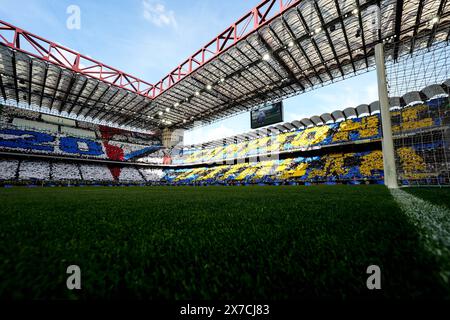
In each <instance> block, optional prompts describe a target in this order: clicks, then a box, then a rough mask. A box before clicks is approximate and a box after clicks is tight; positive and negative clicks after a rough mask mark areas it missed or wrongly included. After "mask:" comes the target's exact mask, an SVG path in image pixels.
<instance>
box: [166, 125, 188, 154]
mask: <svg viewBox="0 0 450 320" xmlns="http://www.w3.org/2000/svg"><path fill="white" fill-rule="evenodd" d="M183 140H184V131H183V130H182V129H176V130H173V129H170V128H164V129H163V132H162V144H163V146H164V147H166V148H168V149H169V148H172V147H175V146H176V145H182V144H183Z"/></svg>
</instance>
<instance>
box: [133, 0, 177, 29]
mask: <svg viewBox="0 0 450 320" xmlns="http://www.w3.org/2000/svg"><path fill="white" fill-rule="evenodd" d="M142 6H143V10H144V11H143V16H144V19H145V20H147V21H149V22H151V23H152V24H153V25H155V26H157V27H159V28H161V27H173V28H175V29H176V28H177V26H178V24H177V20H176V18H175V12H174V11H172V10H167V9H166V7H165V6H164V5H163V4H162V3H160V2H155V1H154V0H143V1H142Z"/></svg>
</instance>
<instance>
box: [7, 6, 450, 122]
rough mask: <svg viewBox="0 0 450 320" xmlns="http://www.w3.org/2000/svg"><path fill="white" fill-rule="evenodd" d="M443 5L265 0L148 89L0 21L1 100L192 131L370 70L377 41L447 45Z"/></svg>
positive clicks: (395, 49)
mask: <svg viewBox="0 0 450 320" xmlns="http://www.w3.org/2000/svg"><path fill="white" fill-rule="evenodd" d="M449 11H450V10H449V5H448V4H447V1H446V0H435V1H433V0H423V1H422V0H413V1H394V0H385V1H381V0H378V1H374V0H349V1H348V0H347V1H341V0H315V1H314V0H264V1H263V2H262V3H261V4H259V5H258V6H257V7H255V8H254V9H253V10H251V11H250V12H249V13H247V14H246V15H244V16H243V17H242V18H241V19H239V20H238V21H236V22H235V23H233V24H232V25H231V26H230V27H229V28H227V29H226V30H225V31H224V32H222V33H221V34H220V35H219V36H218V37H216V38H214V39H213V40H212V41H211V42H209V43H208V44H207V45H206V46H204V47H203V48H201V49H200V50H199V51H197V52H196V53H195V54H194V55H193V56H191V57H189V58H188V59H187V60H186V61H185V62H183V63H182V64H181V65H179V66H178V67H177V68H175V69H174V70H173V71H172V72H170V73H169V74H168V75H167V76H165V77H164V78H163V79H162V80H161V81H159V82H158V83H157V84H155V85H152V84H150V83H148V82H146V81H143V80H140V79H138V78H136V77H133V76H131V75H129V74H126V73H124V72H122V71H120V70H117V69H115V68H112V67H110V66H107V65H104V64H102V63H100V62H98V61H96V60H94V59H92V58H90V57H87V56H83V55H81V54H79V53H77V52H75V51H74V50H71V49H68V48H65V47H63V46H61V45H59V44H55V43H53V42H51V41H48V40H45V39H43V38H41V37H38V36H36V35H33V34H31V33H29V32H27V31H24V30H22V29H20V28H17V27H15V26H12V25H10V24H8V23H6V22H2V21H0V44H1V45H0V100H4V102H11V103H12V102H16V103H19V104H25V105H33V106H35V107H36V106H37V107H39V108H40V110H41V112H48V113H51V114H56V115H61V116H66V117H72V118H77V119H79V120H85V121H89V122H91V121H92V122H97V123H99V122H100V123H103V124H106V125H112V126H123V127H126V128H130V129H131V128H142V129H148V130H153V129H157V128H161V127H165V126H168V127H182V128H192V127H193V126H194V124H195V122H196V121H200V120H201V121H206V122H208V121H215V120H220V119H222V118H224V117H227V116H231V115H233V114H236V113H239V112H243V111H247V110H249V109H251V108H253V107H255V106H258V105H260V104H262V103H265V102H267V101H278V100H280V99H282V98H285V97H288V96H291V95H296V94H299V93H302V92H306V91H308V90H312V89H314V88H317V87H320V86H324V85H326V84H329V83H331V82H333V81H337V80H340V79H343V78H347V77H350V76H354V75H356V74H359V73H362V72H365V71H367V70H370V69H371V68H373V67H374V46H375V44H377V43H379V42H380V41H384V42H386V43H387V46H388V54H387V56H388V59H396V58H397V56H398V55H399V54H401V53H402V52H412V51H414V50H415V49H416V48H423V47H424V46H425V47H426V46H431V45H432V44H433V43H434V42H437V41H446V40H448V37H449V33H448V32H449V30H450V27H449V24H450V12H449ZM378 26H379V28H378ZM399 43H401V44H399Z"/></svg>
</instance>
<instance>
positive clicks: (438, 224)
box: [390, 189, 450, 282]
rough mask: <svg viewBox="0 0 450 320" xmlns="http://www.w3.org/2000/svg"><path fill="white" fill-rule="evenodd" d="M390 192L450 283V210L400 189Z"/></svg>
mask: <svg viewBox="0 0 450 320" xmlns="http://www.w3.org/2000/svg"><path fill="white" fill-rule="evenodd" d="M390 191H391V194H392V196H393V197H394V199H395V200H396V201H397V203H398V204H399V206H400V208H401V209H402V211H403V212H404V213H405V214H406V215H407V217H408V218H409V219H410V221H411V222H412V223H413V224H414V225H415V226H416V227H417V228H418V230H419V232H420V234H421V236H422V237H423V240H424V241H425V247H426V249H427V250H429V251H430V252H431V253H432V254H434V255H436V256H438V260H439V261H440V263H441V267H440V269H441V271H440V275H441V277H442V279H443V280H444V281H445V282H448V281H449V279H450V265H449V262H450V210H449V209H447V208H446V207H444V206H439V205H435V204H432V203H430V202H428V201H425V200H423V199H420V198H418V197H416V196H413V195H412V194H410V193H408V192H406V191H403V190H400V189H391V190H390Z"/></svg>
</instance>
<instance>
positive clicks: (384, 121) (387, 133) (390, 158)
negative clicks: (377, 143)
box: [375, 43, 398, 189]
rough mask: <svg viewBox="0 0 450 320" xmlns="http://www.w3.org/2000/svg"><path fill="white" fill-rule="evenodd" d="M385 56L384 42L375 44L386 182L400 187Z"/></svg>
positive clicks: (388, 185) (390, 186) (393, 186)
mask: <svg viewBox="0 0 450 320" xmlns="http://www.w3.org/2000/svg"><path fill="white" fill-rule="evenodd" d="M384 61H385V58H384V44H383V43H378V44H377V45H376V46H375V63H376V68H377V82H378V99H379V102H380V114H381V128H382V132H383V138H382V150H383V166H384V184H385V185H386V186H387V187H388V188H390V189H395V188H398V183H397V169H396V165H395V154H394V139H393V137H392V124H391V114H390V106H389V97H388V89H387V80H386V66H385V63H384Z"/></svg>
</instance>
